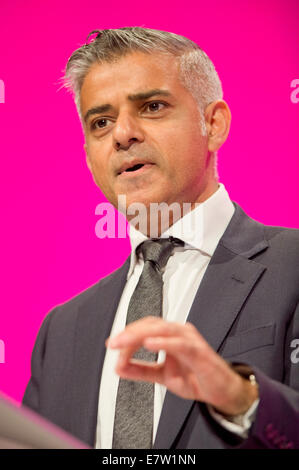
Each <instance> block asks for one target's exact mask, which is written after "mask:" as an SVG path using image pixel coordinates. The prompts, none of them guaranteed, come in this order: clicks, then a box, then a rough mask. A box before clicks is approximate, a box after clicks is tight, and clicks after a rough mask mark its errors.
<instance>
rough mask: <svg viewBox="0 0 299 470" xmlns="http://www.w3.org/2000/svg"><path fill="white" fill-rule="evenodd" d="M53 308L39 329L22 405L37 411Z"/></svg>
mask: <svg viewBox="0 0 299 470" xmlns="http://www.w3.org/2000/svg"><path fill="white" fill-rule="evenodd" d="M54 310H56V309H53V310H52V311H51V312H50V313H49V314H48V315H47V316H46V317H45V319H44V320H43V323H42V325H41V327H40V329H39V332H38V335H37V338H36V341H35V344H34V348H33V351H32V356H31V377H30V380H29V382H28V385H27V387H26V390H25V393H24V396H23V400H22V405H25V406H27V407H29V408H31V409H32V410H33V411H35V412H36V413H39V410H40V384H41V383H42V375H43V359H44V355H45V351H46V342H47V335H48V329H49V324H50V321H51V319H52V315H53V313H54Z"/></svg>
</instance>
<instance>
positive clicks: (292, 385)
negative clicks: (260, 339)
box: [240, 304, 299, 449]
mask: <svg viewBox="0 0 299 470" xmlns="http://www.w3.org/2000/svg"><path fill="white" fill-rule="evenodd" d="M294 340H297V342H296V341H294ZM294 344H299V304H297V308H296V309H295V312H294V315H293V317H292V321H291V322H290V324H289V327H288V329H287V334H286V339H285V349H284V351H285V353H284V358H282V360H283V361H284V365H285V374H284V380H283V382H284V383H280V382H278V381H275V380H272V379H270V378H269V377H268V376H267V375H266V374H264V373H263V372H262V371H261V370H259V369H258V368H257V367H252V369H253V371H254V373H255V376H256V380H257V382H258V385H259V395H260V402H259V405H258V408H257V413H256V418H255V421H254V423H253V425H252V427H251V429H250V432H249V436H248V438H247V439H246V440H245V441H244V442H243V443H242V444H241V446H240V448H244V449H246V448H247V449H250V448H257V447H260V448H270V449H299V358H298V360H297V359H296V356H295V354H294V352H295V351H294V347H293V346H292V345H294ZM298 356H299V355H298Z"/></svg>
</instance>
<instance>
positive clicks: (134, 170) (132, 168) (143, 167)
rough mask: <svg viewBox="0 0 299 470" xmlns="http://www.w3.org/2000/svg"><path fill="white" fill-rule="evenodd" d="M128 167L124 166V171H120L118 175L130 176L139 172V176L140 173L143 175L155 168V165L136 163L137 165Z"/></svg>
mask: <svg viewBox="0 0 299 470" xmlns="http://www.w3.org/2000/svg"><path fill="white" fill-rule="evenodd" d="M126 166H127V165H124V166H123V169H120V171H119V172H118V175H129V174H135V173H137V172H138V174H139V172H140V173H141V172H143V171H145V170H148V169H149V168H151V167H152V166H153V163H147V162H144V163H135V165H132V166H128V167H127V168H126Z"/></svg>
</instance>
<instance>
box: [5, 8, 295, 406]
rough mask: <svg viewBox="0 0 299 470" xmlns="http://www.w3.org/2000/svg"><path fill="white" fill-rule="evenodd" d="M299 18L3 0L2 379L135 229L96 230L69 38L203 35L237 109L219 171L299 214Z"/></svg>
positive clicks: (277, 220) (110, 264)
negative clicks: (68, 85) (65, 77)
mask: <svg viewBox="0 0 299 470" xmlns="http://www.w3.org/2000/svg"><path fill="white" fill-rule="evenodd" d="M298 18H299V2H298V0H293V1H292V0H280V1H278V0H269V1H266V0H265V1H262V0H242V1H239V0H235V1H232V0H231V1H223V0H219V1H217V0H213V1H212V2H207V1H201V0H185V1H184V2H182V1H174V0H163V1H161V0H159V1H157V0H152V1H151V2H142V1H141V0H139V1H134V0H131V1H130V0H127V1H118V0H115V1H114V2H99V1H98V0H97V1H94V0H92V1H87V2H83V3H81V2H76V1H72V2H70V1H59V2H58V1H57V0H51V1H49V0H47V1H30V0H29V1H26V2H24V1H12V0H1V5H0V19H1V28H0V51H1V53H0V80H2V82H1V83H2V85H3V83H4V85H5V102H4V103H1V97H0V133H1V140H0V151H1V168H0V182H1V201H0V204H1V207H0V209H1V221H2V229H1V245H0V246H1V288H2V293H1V312H0V340H2V343H1V344H2V346H3V344H4V345H5V358H4V359H5V362H4V363H0V390H2V391H3V392H5V393H6V394H7V395H9V396H10V397H12V398H13V399H14V400H16V401H17V402H19V401H20V400H21V397H22V394H23V392H24V388H25V385H26V382H27V380H28V379H29V374H30V357H31V351H32V347H33V344H34V340H35V337H36V334H37V331H38V329H39V327H40V324H41V322H42V320H43V318H44V317H45V315H46V313H47V312H48V311H49V310H50V309H51V308H52V307H54V306H55V305H57V304H58V303H62V302H64V301H66V300H68V299H69V298H70V297H72V296H74V295H75V294H77V293H79V292H80V291H82V290H83V289H85V288H87V287H88V286H90V285H91V284H93V283H95V282H96V281H97V280H98V279H99V278H101V277H103V276H105V275H106V274H108V273H109V272H111V271H113V270H114V269H116V268H117V267H118V266H120V264H121V263H123V262H124V260H125V259H126V257H127V256H128V254H129V249H130V247H129V242H128V240H127V239H120V240H112V239H103V240H100V239H98V238H97V237H96V235H95V231H94V229H95V224H96V221H97V220H98V216H96V215H95V207H96V205H97V204H98V203H99V202H101V201H103V200H104V198H103V196H102V194H101V193H100V191H99V189H98V188H97V187H96V186H95V185H94V183H93V180H92V178H91V176H90V173H89V171H88V169H87V167H86V164H85V156H84V151H83V135H82V131H81V126H80V123H79V120H78V118H77V114H76V110H75V107H74V104H73V102H72V99H71V96H70V95H69V94H67V93H66V92H65V90H60V91H58V89H59V86H60V82H59V78H60V77H61V75H62V70H63V68H64V66H65V63H66V61H67V59H68V57H69V56H70V54H71V53H72V51H73V49H75V48H77V47H79V46H80V45H81V44H83V43H84V42H85V38H86V36H87V34H88V33H89V32H90V31H91V30H92V29H98V28H115V27H122V26H145V27H153V28H157V29H165V30H167V31H173V32H176V33H180V34H183V35H186V36H188V37H189V38H191V39H193V40H194V41H196V42H198V44H199V45H201V47H202V48H203V49H204V50H205V51H206V52H207V54H208V55H209V56H210V57H211V59H212V60H213V61H214V63H215V66H216V68H217V70H218V72H219V74H220V77H221V79H222V83H223V87H224V98H225V99H226V100H227V102H228V103H229V105H230V107H231V111H232V127H231V133H230V136H229V139H228V141H227V142H226V144H225V145H224V147H223V149H221V151H220V152H219V174H220V179H221V181H222V182H223V183H224V184H225V185H226V187H227V189H228V191H229V193H230V195H231V198H232V199H233V200H235V201H237V202H238V203H239V204H240V205H241V206H242V207H243V208H244V209H245V211H246V212H247V213H248V214H249V215H251V216H252V217H254V218H255V219H257V220H259V221H261V222H264V223H267V224H275V225H284V226H289V227H299V211H298V202H299V189H298V176H297V175H298V170H299V163H298V144H299V136H298V128H299V126H298V124H299V119H298V116H299V103H298V104H297V103H296V101H299V100H298V98H299V92H298V93H297V95H295V98H297V99H295V100H293V101H294V102H292V101H291V93H292V91H294V90H293V89H292V88H291V82H292V81H293V80H295V79H298V78H299V63H298V43H299V28H298V23H297V21H296V20H297V19H298ZM2 94H3V92H2ZM2 101H3V100H2ZM0 359H1V358H0Z"/></svg>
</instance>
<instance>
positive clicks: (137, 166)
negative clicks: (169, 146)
mask: <svg viewBox="0 0 299 470" xmlns="http://www.w3.org/2000/svg"><path fill="white" fill-rule="evenodd" d="M143 165H144V163H138V164H137V165H134V166H132V167H131V168H127V169H126V171H136V170H139V168H142V167H143Z"/></svg>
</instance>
